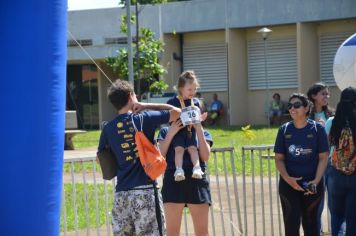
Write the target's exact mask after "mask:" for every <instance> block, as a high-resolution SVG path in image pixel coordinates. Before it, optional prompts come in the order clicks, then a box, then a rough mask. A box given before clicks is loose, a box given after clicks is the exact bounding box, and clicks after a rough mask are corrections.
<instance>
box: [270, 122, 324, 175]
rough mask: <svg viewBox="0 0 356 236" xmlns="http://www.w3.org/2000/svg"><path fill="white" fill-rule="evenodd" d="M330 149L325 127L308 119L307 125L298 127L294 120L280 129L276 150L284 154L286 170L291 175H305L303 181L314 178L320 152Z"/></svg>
mask: <svg viewBox="0 0 356 236" xmlns="http://www.w3.org/2000/svg"><path fill="white" fill-rule="evenodd" d="M328 151H329V144H328V138H327V135H326V132H325V128H324V127H323V126H322V125H321V124H319V123H317V122H315V121H312V120H309V119H308V122H307V125H306V126H305V127H304V128H301V129H297V128H296V127H295V126H294V124H293V122H287V123H286V124H284V125H282V126H281V127H280V128H279V130H278V134H277V138H276V142H275V146H274V152H275V153H281V154H284V156H285V159H284V163H285V166H286V170H287V172H288V174H289V175H290V176H291V177H303V179H302V180H301V181H310V180H313V179H314V178H315V174H316V171H317V167H318V162H319V153H323V152H328Z"/></svg>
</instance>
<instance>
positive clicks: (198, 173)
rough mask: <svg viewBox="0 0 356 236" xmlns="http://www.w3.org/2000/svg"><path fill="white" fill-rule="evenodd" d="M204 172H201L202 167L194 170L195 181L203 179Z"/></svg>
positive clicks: (196, 167)
mask: <svg viewBox="0 0 356 236" xmlns="http://www.w3.org/2000/svg"><path fill="white" fill-rule="evenodd" d="M203 175H204V172H203V171H202V170H201V168H200V166H195V167H194V168H193V174H192V178H194V179H202V178H203Z"/></svg>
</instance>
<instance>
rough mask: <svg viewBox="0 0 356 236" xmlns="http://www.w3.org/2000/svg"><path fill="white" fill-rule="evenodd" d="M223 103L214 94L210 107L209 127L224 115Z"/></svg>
mask: <svg viewBox="0 0 356 236" xmlns="http://www.w3.org/2000/svg"><path fill="white" fill-rule="evenodd" d="M223 107H224V105H223V103H222V102H221V101H220V100H219V99H218V95H217V94H216V93H214V94H213V102H212V103H211V104H210V107H209V115H208V116H209V125H214V124H215V123H216V121H217V120H218V118H219V117H220V116H221V115H222V113H223Z"/></svg>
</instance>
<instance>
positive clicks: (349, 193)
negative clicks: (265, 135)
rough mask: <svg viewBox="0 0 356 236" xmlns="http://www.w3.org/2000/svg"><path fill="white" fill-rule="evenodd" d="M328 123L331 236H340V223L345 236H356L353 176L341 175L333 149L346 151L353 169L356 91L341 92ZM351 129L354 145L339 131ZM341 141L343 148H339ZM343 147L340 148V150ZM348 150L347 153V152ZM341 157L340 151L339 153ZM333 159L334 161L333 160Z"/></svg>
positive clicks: (355, 199) (355, 182)
mask: <svg viewBox="0 0 356 236" xmlns="http://www.w3.org/2000/svg"><path fill="white" fill-rule="evenodd" d="M329 123H331V128H330V134H329V140H330V145H331V146H332V151H331V153H332V158H331V160H332V161H331V165H330V166H329V168H328V181H327V188H328V200H329V201H328V205H329V209H330V215H331V233H332V235H333V236H337V235H343V231H344V230H343V229H342V227H345V226H343V225H344V224H343V222H344V221H345V222H346V236H351V235H352V236H353V235H356V173H355V172H353V173H352V172H349V173H347V174H346V173H344V172H343V170H344V169H343V168H341V169H340V167H339V166H338V163H337V161H338V160H337V159H338V158H337V157H338V155H336V156H334V154H335V153H334V152H335V151H334V150H335V149H336V147H338V149H339V150H342V149H344V148H345V154H347V153H348V152H349V153H348V154H347V156H345V157H346V158H347V162H345V160H342V162H345V163H347V168H350V169H353V170H355V168H356V164H355V159H356V149H355V142H356V88H354V87H348V88H346V89H344V90H343V91H342V92H341V97H340V101H339V103H338V104H337V107H336V113H335V117H334V118H333V120H332V121H328V122H327V125H328V126H329ZM347 128H350V130H351V135H349V137H350V138H352V140H353V142H351V141H350V140H349V141H348V143H347V142H345V139H346V137H345V136H346V135H345V133H344V134H343V135H342V131H343V130H345V129H347ZM340 142H342V145H340ZM340 146H342V148H340ZM346 149H348V150H346ZM339 153H340V154H341V153H342V152H339ZM334 158H335V159H334Z"/></svg>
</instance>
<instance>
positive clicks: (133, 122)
mask: <svg viewBox="0 0 356 236" xmlns="http://www.w3.org/2000/svg"><path fill="white" fill-rule="evenodd" d="M133 117H134V115H133V114H132V116H131V121H132V125H133V127H134V129H135V130H136V132H137V131H143V116H142V115H141V114H138V118H139V120H140V125H141V129H140V130H138V129H137V127H136V125H135V121H134V119H133Z"/></svg>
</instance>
